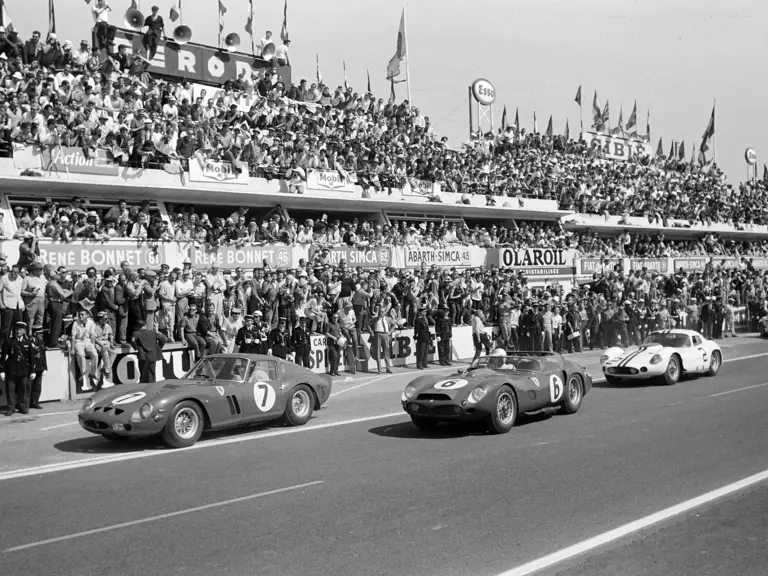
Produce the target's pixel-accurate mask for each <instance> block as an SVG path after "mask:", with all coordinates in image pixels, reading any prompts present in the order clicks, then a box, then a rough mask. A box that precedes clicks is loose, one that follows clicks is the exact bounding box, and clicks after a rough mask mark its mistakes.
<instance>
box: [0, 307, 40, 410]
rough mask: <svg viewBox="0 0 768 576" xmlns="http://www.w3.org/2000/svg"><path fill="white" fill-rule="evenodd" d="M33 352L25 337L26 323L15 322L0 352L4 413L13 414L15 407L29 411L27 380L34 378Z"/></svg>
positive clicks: (0, 376)
mask: <svg viewBox="0 0 768 576" xmlns="http://www.w3.org/2000/svg"><path fill="white" fill-rule="evenodd" d="M36 377H37V374H36V373H35V372H34V353H33V350H32V347H31V346H30V344H29V339H28V338H27V325H26V324H25V323H24V322H17V323H16V324H15V326H14V331H13V336H12V337H11V338H7V339H6V340H5V341H4V342H3V345H2V353H0V378H2V379H3V380H5V397H6V398H7V403H8V404H7V406H6V411H5V415H6V416H13V413H14V412H15V411H16V409H18V410H19V412H21V413H22V414H28V413H29V403H30V396H29V392H30V390H29V381H30V380H35V379H36Z"/></svg>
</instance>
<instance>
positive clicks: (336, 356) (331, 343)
mask: <svg viewBox="0 0 768 576" xmlns="http://www.w3.org/2000/svg"><path fill="white" fill-rule="evenodd" d="M341 337H342V333H341V324H340V323H339V313H338V312H334V313H333V314H331V317H330V318H329V320H328V324H326V326H325V338H326V342H327V348H326V349H327V350H328V368H329V372H328V374H330V375H331V376H339V360H340V359H341V347H340V346H339V344H338V341H339V338H341Z"/></svg>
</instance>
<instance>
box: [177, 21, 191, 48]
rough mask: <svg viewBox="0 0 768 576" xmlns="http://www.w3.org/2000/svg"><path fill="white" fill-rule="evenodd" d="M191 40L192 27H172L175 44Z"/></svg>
mask: <svg viewBox="0 0 768 576" xmlns="http://www.w3.org/2000/svg"><path fill="white" fill-rule="evenodd" d="M190 40H192V29H191V28H190V27H189V26H184V25H183V24H182V25H181V26H176V28H174V29H173V41H174V42H176V44H179V45H183V44H186V43H187V42H189V41H190Z"/></svg>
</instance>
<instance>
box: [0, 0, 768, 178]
mask: <svg viewBox="0 0 768 576" xmlns="http://www.w3.org/2000/svg"><path fill="white" fill-rule="evenodd" d="M54 1H55V3H56V4H55V7H56V23H57V32H58V33H59V37H60V38H62V39H71V40H72V41H73V42H74V43H75V45H77V44H78V42H79V40H80V39H82V38H90V27H91V26H92V19H91V17H90V12H89V7H88V5H86V4H85V3H84V1H83V0H54ZM94 1H95V0H94ZM253 1H254V12H255V22H254V31H255V34H256V36H257V42H258V40H259V39H260V38H261V36H262V34H263V31H264V30H266V29H271V30H272V31H273V33H274V34H275V36H279V32H280V27H281V24H282V12H283V0H253ZM182 2H183V4H182V18H183V21H184V23H185V24H187V25H188V26H190V27H191V28H192V32H193V40H194V41H195V42H200V43H203V44H212V45H215V44H216V41H217V40H216V38H217V31H218V27H217V19H218V12H217V2H216V0H182ZM223 2H224V4H225V5H226V7H227V9H228V12H227V14H226V15H225V17H224V25H225V31H224V34H225V35H226V34H227V33H229V32H237V33H239V34H240V36H241V38H242V39H243V44H244V45H245V46H248V45H249V44H250V39H249V37H248V36H247V34H246V33H245V31H244V30H243V26H244V25H245V20H246V14H247V11H248V2H247V0H223ZM5 3H6V6H7V8H8V11H9V12H10V15H11V18H12V20H13V21H14V23H15V25H16V27H17V29H19V31H20V33H21V35H22V37H24V38H25V39H26V38H27V37H28V36H29V34H30V32H31V30H32V29H33V28H34V29H40V30H41V31H42V32H43V34H45V32H46V31H47V23H48V20H47V18H46V14H47V6H48V0H5ZM171 3H172V0H156V1H155V2H149V1H148V0H141V1H140V8H141V10H142V11H143V12H144V13H145V14H146V13H149V12H150V7H151V6H152V4H157V5H158V6H159V7H160V13H161V15H162V16H163V17H164V18H166V20H167V16H168V10H169V8H170V6H171ZM129 4H130V2H129V0H114V1H113V2H111V5H112V7H113V9H114V12H113V15H112V16H111V22H112V23H119V22H122V14H123V13H124V11H125V10H126V9H127V8H128V6H129ZM402 7H403V4H402V2H401V1H399V0H362V1H360V0H322V1H321V0H288V29H289V32H290V35H291V40H292V42H291V61H292V64H293V77H294V79H295V80H296V81H298V79H300V78H307V79H308V80H309V81H310V82H311V81H312V80H313V79H314V77H315V59H316V55H319V58H320V68H321V70H322V74H323V77H324V79H325V82H326V83H327V84H329V85H331V86H333V87H335V86H337V85H339V84H341V83H342V82H343V69H342V61H346V66H347V76H348V80H349V83H350V84H351V85H352V86H353V87H355V88H357V89H358V90H359V91H362V90H364V89H365V85H366V84H365V83H366V69H368V70H370V72H371V78H372V86H373V90H374V92H375V93H376V94H377V95H380V96H382V97H384V98H386V97H387V96H388V94H389V85H388V82H387V80H386V78H385V71H386V65H387V62H388V61H389V59H390V57H391V56H392V55H393V54H394V51H395V47H396V39H397V28H398V25H399V22H400V13H401V10H402ZM766 16H768V2H765V0H639V1H632V0H469V1H467V0H462V1H460V0H409V1H408V2H407V28H408V51H409V54H410V57H411V87H412V100H413V103H414V104H415V105H416V106H418V107H419V108H420V109H421V110H422V112H423V113H424V114H426V115H427V116H430V117H431V119H432V121H433V125H434V126H435V130H436V131H437V133H438V134H439V135H445V136H448V138H449V140H450V143H451V145H452V146H457V145H458V144H460V143H461V142H462V141H463V140H464V139H466V137H467V131H468V120H467V115H468V112H467V86H468V85H469V84H470V83H471V82H472V81H473V80H474V79H475V78H478V77H485V78H488V79H489V80H490V81H491V82H493V83H494V84H495V86H496V92H497V100H496V104H495V105H494V107H495V119H496V122H500V120H501V108H502V106H504V105H506V106H507V110H508V114H509V115H510V119H512V118H513V117H514V111H515V108H516V107H519V109H520V119H521V124H522V125H523V127H526V128H528V129H530V128H531V126H532V123H533V113H534V111H535V112H536V113H537V118H538V125H539V130H542V131H543V130H544V129H545V128H546V123H547V120H548V119H549V115H550V114H552V115H553V117H554V127H555V130H557V131H562V130H563V128H564V126H565V121H566V118H568V119H569V120H570V127H571V134H572V135H573V134H574V133H576V132H578V126H579V107H578V106H577V105H576V103H575V102H574V96H575V94H576V89H577V88H578V86H579V85H580V84H581V85H583V89H582V95H583V104H584V122H585V125H586V126H587V127H588V126H589V121H590V118H591V116H590V108H591V102H592V95H593V92H594V90H597V93H598V97H599V99H600V103H601V104H604V103H605V99H606V98H609V99H610V107H611V122H612V124H613V123H615V122H616V119H617V118H618V113H619V108H620V107H623V109H624V120H625V121H626V120H627V118H628V116H629V113H630V111H631V108H632V105H633V102H634V101H635V100H637V105H638V120H639V124H640V128H641V132H644V130H645V118H646V110H647V109H650V111H651V137H652V144H653V147H654V149H655V147H656V145H657V143H658V139H659V137H660V136H661V137H662V138H663V142H664V149H665V150H668V149H669V143H670V141H671V139H675V140H678V141H680V140H684V141H685V147H686V156H687V157H690V153H691V146H693V145H694V141H695V143H696V146H698V144H699V142H700V139H701V135H702V133H703V132H704V129H705V128H706V125H707V122H708V120H709V116H710V113H711V111H712V105H713V102H714V100H715V99H716V100H717V121H716V141H717V159H718V163H719V164H720V165H721V166H723V168H724V169H725V171H726V172H727V174H728V177H729V179H730V180H732V181H733V182H734V184H735V183H736V182H739V181H741V180H743V179H744V178H745V177H746V164H745V162H744V150H745V148H746V147H748V146H750V147H752V148H754V149H755V150H756V151H757V154H758V165H759V166H760V170H759V175H760V176H762V164H763V162H766V161H768V145H766V143H765V142H764V140H763V134H764V133H765V125H766V120H767V118H766V116H767V115H768V113H767V112H766V107H765V105H764V104H761V102H764V100H763V99H764V97H765V96H764V92H763V91H764V90H765V88H766V84H768V82H767V81H766V80H765V79H762V80H761V78H762V74H763V69H762V63H763V61H762V58H763V57H764V55H765V53H766V43H768V35H766V33H765V26H766V25H765V22H766ZM397 91H398V94H397V95H398V100H400V99H402V98H404V97H405V91H406V88H405V84H399V85H398V86H397Z"/></svg>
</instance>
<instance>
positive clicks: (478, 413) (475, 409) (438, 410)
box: [400, 349, 592, 434]
mask: <svg viewBox="0 0 768 576" xmlns="http://www.w3.org/2000/svg"><path fill="white" fill-rule="evenodd" d="M591 387H592V378H591V376H590V375H589V373H588V372H587V370H586V368H584V367H582V366H579V365H577V364H575V363H574V362H572V361H571V360H567V359H565V358H563V357H562V356H561V355H560V354H556V353H553V352H517V353H508V352H506V351H505V350H503V349H498V350H495V351H494V352H493V354H492V355H491V356H483V357H480V358H478V359H477V360H475V361H474V362H473V363H472V364H471V365H470V366H469V368H468V369H467V370H466V372H465V371H463V369H460V370H459V371H458V372H457V373H456V374H454V375H452V376H449V377H447V378H446V377H444V376H431V375H430V376H421V377H419V378H416V379H415V380H413V381H412V382H411V383H410V384H408V385H407V386H406V387H405V391H404V392H403V395H402V398H401V399H400V400H401V404H402V406H403V410H405V411H406V412H407V413H408V415H409V416H410V417H411V420H412V421H413V423H414V425H415V426H416V427H417V428H419V429H421V430H429V429H432V428H434V427H435V426H437V424H438V423H439V422H441V421H445V422H448V421H453V422H472V421H483V422H484V423H485V426H486V428H487V429H488V431H489V432H492V433H494V434H503V433H505V432H509V430H510V429H511V428H512V426H513V425H514V423H515V419H516V418H517V415H518V414H519V413H521V412H535V411H537V410H541V409H543V408H547V407H550V406H559V407H561V408H562V410H563V411H564V412H565V413H566V414H573V413H574V412H576V411H577V410H578V409H579V408H580V407H581V404H582V402H583V400H584V395H585V394H586V393H587V392H589V389H590V388H591Z"/></svg>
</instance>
